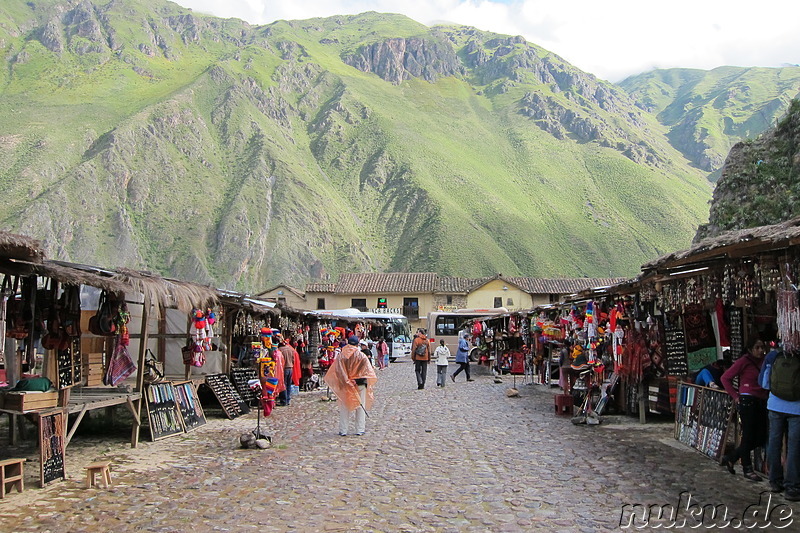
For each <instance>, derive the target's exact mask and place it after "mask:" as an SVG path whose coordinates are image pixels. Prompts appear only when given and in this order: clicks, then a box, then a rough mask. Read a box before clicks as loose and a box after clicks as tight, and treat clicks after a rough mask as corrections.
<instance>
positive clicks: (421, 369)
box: [411, 328, 431, 389]
mask: <svg viewBox="0 0 800 533" xmlns="http://www.w3.org/2000/svg"><path fill="white" fill-rule="evenodd" d="M411 359H413V361H414V373H415V374H416V376H417V389H424V388H425V380H426V378H427V375H428V365H429V364H430V362H431V347H430V342H429V341H428V337H427V336H426V335H425V330H424V329H421V328H420V329H418V330H417V334H416V335H415V336H414V342H413V343H411Z"/></svg>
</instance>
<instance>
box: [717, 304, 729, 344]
mask: <svg viewBox="0 0 800 533" xmlns="http://www.w3.org/2000/svg"><path fill="white" fill-rule="evenodd" d="M715 310H716V313H717V328H718V329H719V344H720V346H730V345H731V335H730V332H729V331H728V324H727V323H726V322H725V308H724V307H723V306H722V299H721V298H717V303H716V306H715Z"/></svg>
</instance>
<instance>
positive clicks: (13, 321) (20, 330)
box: [6, 277, 28, 340]
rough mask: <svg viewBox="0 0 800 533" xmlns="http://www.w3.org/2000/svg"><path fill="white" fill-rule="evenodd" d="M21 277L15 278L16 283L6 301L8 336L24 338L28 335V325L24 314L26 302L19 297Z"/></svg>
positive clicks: (18, 338)
mask: <svg viewBox="0 0 800 533" xmlns="http://www.w3.org/2000/svg"><path fill="white" fill-rule="evenodd" d="M18 289H19V277H15V278H14V285H13V287H12V289H11V293H10V295H9V297H8V301H7V302H6V323H7V325H6V337H9V338H11V339H17V340H22V339H25V338H27V337H28V326H27V324H26V321H25V318H24V316H23V314H24V313H23V307H24V305H25V304H24V302H23V300H22V297H21V296H20V297H19V298H17V290H18Z"/></svg>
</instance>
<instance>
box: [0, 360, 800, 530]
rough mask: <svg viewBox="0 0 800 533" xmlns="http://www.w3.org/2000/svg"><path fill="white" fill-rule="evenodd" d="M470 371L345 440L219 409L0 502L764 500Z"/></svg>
mask: <svg viewBox="0 0 800 533" xmlns="http://www.w3.org/2000/svg"><path fill="white" fill-rule="evenodd" d="M453 369H454V368H453V366H452V365H451V367H450V369H449V370H450V371H451V372H452V370H453ZM473 369H474V370H473V373H474V377H475V378H476V380H475V381H474V382H471V383H467V382H465V381H464V377H463V376H459V378H458V379H459V381H458V382H457V383H453V382H451V381H450V380H449V379H448V382H447V385H446V387H445V388H444V389H439V388H437V387H436V385H435V375H436V372H435V367H434V366H431V367H429V372H428V383H427V386H426V388H425V389H424V390H417V387H416V382H415V378H414V370H413V366H412V365H411V364H410V362H398V363H395V364H392V365H390V367H389V368H388V369H387V370H384V371H381V372H378V377H379V382H378V389H377V391H376V403H375V406H374V408H373V410H372V412H370V413H369V419H368V420H367V433H366V434H365V435H364V436H361V437H357V436H347V437H340V436H338V435H337V418H338V411H337V407H336V403H335V402H328V401H325V398H326V395H325V392H324V390H323V391H315V392H309V393H301V395H300V397H299V398H297V399H295V400H293V401H292V405H291V406H290V407H279V408H276V410H275V411H274V412H273V414H272V416H270V417H269V418H267V419H266V420H263V419H262V429H265V430H266V432H267V433H268V434H271V435H272V437H273V448H271V449H268V450H243V449H241V448H240V447H239V436H240V435H241V434H242V433H245V432H248V431H251V430H253V429H255V427H256V414H255V411H254V412H252V413H251V414H250V415H247V416H246V417H243V418H239V419H236V420H233V421H230V420H227V419H224V418H222V415H221V414H220V413H221V412H220V411H215V410H209V411H208V412H207V416H208V418H209V423H208V424H206V425H205V426H203V427H201V428H199V429H198V430H196V431H194V432H192V433H189V434H186V435H183V436H178V437H173V438H168V439H164V440H160V441H157V442H149V441H148V440H147V437H148V435H147V431H146V430H145V431H143V433H142V442H141V444H140V446H139V448H137V449H131V448H129V445H128V443H127V441H126V440H125V439H124V438H120V439H118V440H117V439H112V440H108V439H106V440H103V441H101V442H97V443H95V445H94V446H88V444H89V443H88V442H87V441H86V439H83V438H81V437H78V438H76V440H74V441H73V442H72V443H71V444H70V446H69V448H67V454H66V460H67V473H68V479H67V480H66V481H61V482H54V483H53V484H51V485H49V486H48V487H46V488H45V489H39V488H38V483H34V482H33V480H35V479H37V476H38V473H37V470H38V465H37V464H36V463H35V462H34V463H33V464H32V462H29V463H28V464H27V465H26V473H27V476H26V478H27V479H26V482H27V483H26V490H25V492H24V493H22V494H18V493H17V492H16V491H14V492H12V493H11V494H10V495H8V496H7V497H6V499H4V500H0V530H2V531H4V532H32V531H36V532H48V531H51V532H100V531H103V532H106V531H113V532H114V533H123V532H133V531H137V532H140V531H154V532H173V531H195V532H202V531H270V532H271V531H302V532H313V531H381V532H428V531H443V532H447V531H452V532H486V531H492V532H495V531H497V532H500V531H502V532H515V531H533V530H547V531H563V532H576V531H587V532H588V531H597V530H618V529H620V519H621V517H622V511H623V506H624V505H626V504H629V505H632V504H637V503H639V504H657V505H659V506H662V505H667V504H672V505H674V506H676V507H677V506H678V502H679V499H680V498H681V493H688V494H690V495H691V498H692V502H693V503H698V504H699V506H703V505H708V504H711V505H715V506H716V505H724V506H726V508H727V510H728V512H729V515H728V518H731V517H738V518H741V517H742V516H743V513H744V512H745V509H746V508H747V507H748V506H752V505H754V504H760V500H759V498H760V496H761V495H760V492H761V491H764V490H766V489H767V484H766V482H762V483H753V482H750V481H747V480H745V479H744V478H743V477H742V476H741V475H737V476H736V477H734V476H731V475H730V474H728V473H727V471H725V470H724V469H723V468H721V467H719V466H717V464H716V463H714V462H713V461H711V460H710V459H708V458H706V457H704V456H702V455H700V454H699V453H697V452H696V451H693V450H691V449H689V448H686V447H685V446H683V445H682V444H679V443H678V442H677V441H675V440H674V439H673V436H672V431H673V426H672V425H671V424H669V423H664V422H662V423H653V424H647V425H639V424H638V420H635V419H631V418H627V417H622V416H611V417H606V419H605V420H604V422H603V423H602V424H601V425H599V426H586V425H580V426H575V425H573V424H571V423H570V421H569V418H568V417H559V416H556V415H555V414H554V408H553V399H552V391H549V390H546V389H545V388H544V387H542V386H538V385H522V380H521V379H520V378H519V377H518V378H517V388H518V389H519V391H520V396H519V397H514V398H509V397H507V396H506V394H505V392H506V389H507V388H508V387H510V386H511V385H512V384H513V377H512V376H504V377H503V380H504V383H502V384H495V383H494V381H493V379H492V377H491V376H490V375H489V374H488V372H487V371H486V370H485V369H483V368H475V367H474V365H473ZM3 438H5V435H4V436H3ZM101 459H102V460H110V461H111V462H112V479H113V482H114V486H113V488H112V489H110V490H105V489H102V488H98V489H95V488H92V489H86V488H84V485H83V483H84V477H83V476H84V467H85V466H86V465H87V464H89V463H90V462H93V461H96V460H101ZM737 470H738V471H739V472H740V471H741V470H740V468H739V467H737ZM768 495H769V493H765V494H764V496H765V497H768ZM685 497H686V496H685V495H684V501H685ZM771 505H772V507H775V506H776V505H778V506H779V507H780V510H781V512H783V513H784V517H785V513H786V512H789V513H791V512H792V511H795V512H796V511H798V509H800V507H798V506H797V505H796V504H792V507H788V506H786V502H785V500H784V499H783V497H782V496H781V495H774V496H772V501H771ZM761 512H762V513H763V511H761ZM757 516H758V515H757ZM761 518H762V523H763V518H764V517H763V516H761ZM775 518H776V516H774V515H773V516H772V519H773V520H775ZM717 523H720V522H719V521H718V522H717ZM740 525H741V524H740ZM793 527H797V525H796V524H795V525H792V526H790V527H788V528H787V529H786V530H792V528H793ZM676 529H678V530H679V529H680V528H676ZM728 529H729V530H733V529H737V523H736V521H734V522H731V524H730V525H729V528H728ZM795 531H797V529H795Z"/></svg>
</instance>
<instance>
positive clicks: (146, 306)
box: [131, 295, 152, 448]
mask: <svg viewBox="0 0 800 533" xmlns="http://www.w3.org/2000/svg"><path fill="white" fill-rule="evenodd" d="M151 305H152V302H151V301H150V298H148V297H147V295H144V302H143V303H142V330H141V336H142V337H141V339H140V340H139V369H138V372H137V373H136V392H138V393H139V400H138V401H137V402H136V414H135V415H134V418H135V419H136V420H137V421H138V420H141V416H142V400H141V397H142V396H143V395H144V361H145V357H146V356H147V342H148V340H149V338H148V332H149V329H150V328H148V322H149V320H150V306H151ZM140 428H141V424H140V423H138V422H136V421H134V424H133V429H132V430H131V448H136V447H137V446H138V445H139V430H140Z"/></svg>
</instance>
